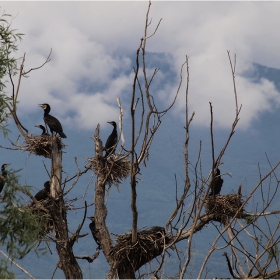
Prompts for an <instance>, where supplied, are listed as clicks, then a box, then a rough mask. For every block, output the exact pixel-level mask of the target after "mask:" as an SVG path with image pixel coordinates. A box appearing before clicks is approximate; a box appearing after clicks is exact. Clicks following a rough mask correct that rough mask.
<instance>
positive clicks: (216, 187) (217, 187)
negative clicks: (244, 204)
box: [209, 168, 224, 196]
mask: <svg viewBox="0 0 280 280" xmlns="http://www.w3.org/2000/svg"><path fill="white" fill-rule="evenodd" d="M223 182H224V180H223V179H222V178H221V172H220V169H219V168H217V170H216V173H215V177H214V178H213V180H212V183H211V192H210V194H209V196H215V195H218V194H220V192H221V189H222V186H223Z"/></svg>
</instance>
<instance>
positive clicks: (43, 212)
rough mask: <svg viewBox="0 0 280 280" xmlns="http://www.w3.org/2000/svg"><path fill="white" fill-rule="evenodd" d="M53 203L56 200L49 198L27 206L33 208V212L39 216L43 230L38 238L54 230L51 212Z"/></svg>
mask: <svg viewBox="0 0 280 280" xmlns="http://www.w3.org/2000/svg"><path fill="white" fill-rule="evenodd" d="M52 203H54V201H53V200H52V199H50V198H48V199H46V200H43V201H39V202H38V203H32V204H30V205H28V206H27V207H28V208H31V212H32V214H33V215H36V216H37V218H38V220H37V221H38V223H40V225H41V226H42V231H41V232H40V234H39V236H38V239H42V238H44V236H45V235H46V234H48V233H50V232H51V231H52V230H53V221H52V218H51V216H50V213H49V209H50V207H51V205H52Z"/></svg>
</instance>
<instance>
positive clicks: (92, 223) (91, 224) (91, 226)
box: [88, 217, 100, 248]
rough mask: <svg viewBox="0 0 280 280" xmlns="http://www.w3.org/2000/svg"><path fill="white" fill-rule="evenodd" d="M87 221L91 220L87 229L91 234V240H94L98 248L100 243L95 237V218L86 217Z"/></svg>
mask: <svg viewBox="0 0 280 280" xmlns="http://www.w3.org/2000/svg"><path fill="white" fill-rule="evenodd" d="M88 219H90V220H91V223H90V224H89V229H90V231H91V233H92V237H93V239H94V240H95V242H96V244H97V245H98V248H100V243H99V241H98V239H97V237H96V234H97V230H96V228H95V218H94V217H88Z"/></svg>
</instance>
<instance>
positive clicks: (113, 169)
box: [88, 154, 130, 189]
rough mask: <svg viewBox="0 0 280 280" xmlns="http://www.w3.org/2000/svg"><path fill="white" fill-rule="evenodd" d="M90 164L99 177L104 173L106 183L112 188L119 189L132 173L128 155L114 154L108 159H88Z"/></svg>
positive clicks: (98, 157)
mask: <svg viewBox="0 0 280 280" xmlns="http://www.w3.org/2000/svg"><path fill="white" fill-rule="evenodd" d="M88 162H89V163H90V165H91V169H92V170H93V172H94V173H95V174H97V175H98V174H100V172H102V173H103V174H104V175H105V178H106V183H108V185H109V186H110V187H111V185H115V187H116V188H117V189H118V187H119V184H122V182H123V180H124V179H125V178H127V177H128V175H129V173H130V161H129V160H128V159H127V155H114V154H112V155H110V156H109V157H107V158H105V157H100V156H95V157H92V158H88Z"/></svg>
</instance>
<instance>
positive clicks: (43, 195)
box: [32, 181, 51, 205]
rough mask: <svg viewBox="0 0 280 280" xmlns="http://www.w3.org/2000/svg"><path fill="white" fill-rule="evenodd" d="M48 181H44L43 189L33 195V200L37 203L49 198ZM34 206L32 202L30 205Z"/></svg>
mask: <svg viewBox="0 0 280 280" xmlns="http://www.w3.org/2000/svg"><path fill="white" fill-rule="evenodd" d="M50 188H51V186H50V181H46V182H45V183H44V188H43V189H42V190H40V191H38V192H37V193H36V194H35V196H34V197H35V198H36V199H37V200H38V201H43V200H45V199H47V198H48V197H49V193H50ZM33 204H34V202H33V203H32V205H33Z"/></svg>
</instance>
